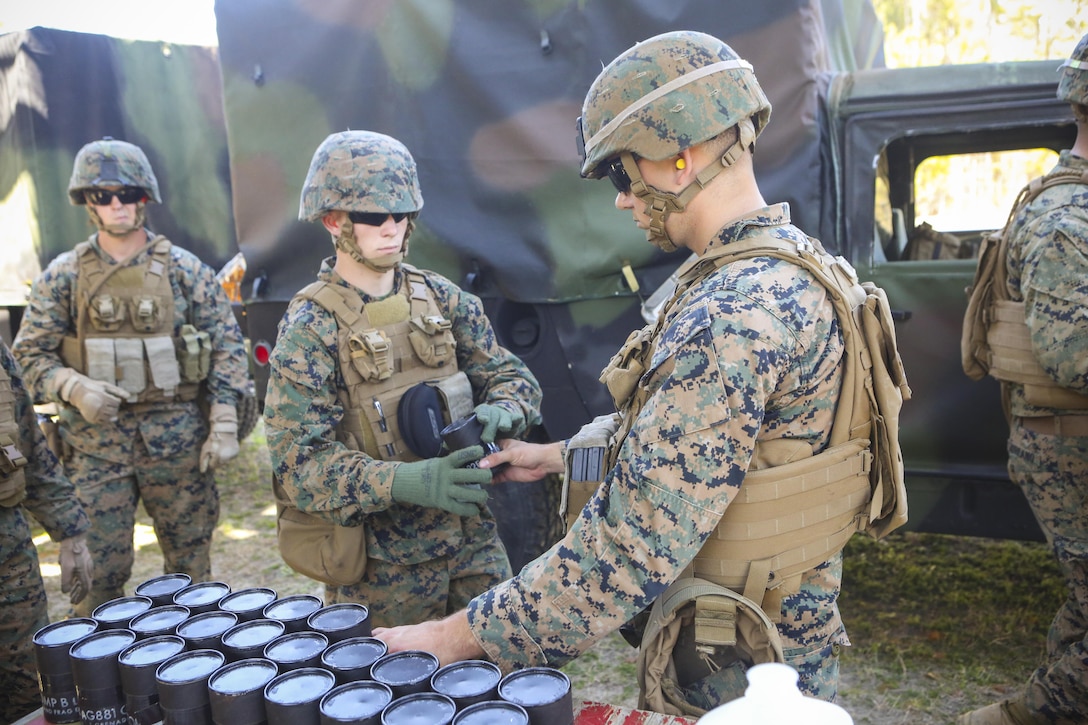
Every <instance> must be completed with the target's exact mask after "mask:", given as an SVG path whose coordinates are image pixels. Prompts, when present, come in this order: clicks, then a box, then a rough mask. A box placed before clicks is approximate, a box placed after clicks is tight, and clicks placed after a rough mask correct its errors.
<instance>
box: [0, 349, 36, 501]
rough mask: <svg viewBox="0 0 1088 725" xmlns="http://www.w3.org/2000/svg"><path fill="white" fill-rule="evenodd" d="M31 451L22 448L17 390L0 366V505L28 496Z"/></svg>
mask: <svg viewBox="0 0 1088 725" xmlns="http://www.w3.org/2000/svg"><path fill="white" fill-rule="evenodd" d="M29 453H30V452H29V451H23V450H20V448H19V422H18V421H17V420H16V419H15V391H14V390H12V387H11V378H10V377H9V376H8V373H7V370H5V369H4V368H3V367H0V506H4V507H8V508H10V507H12V506H17V505H19V503H21V502H22V500H23V499H24V498H26V472H25V469H26V464H27V455H28V454H29Z"/></svg>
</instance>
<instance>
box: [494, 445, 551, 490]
mask: <svg viewBox="0 0 1088 725" xmlns="http://www.w3.org/2000/svg"><path fill="white" fill-rule="evenodd" d="M498 443H499V446H500V447H501V448H502V450H500V451H499V452H498V453H492V454H491V455H489V456H485V457H484V458H481V459H480V461H479V463H478V464H477V465H479V467H480V468H484V469H491V468H496V467H497V466H499V464H502V463H506V464H509V465H507V467H506V468H504V469H502V470H501V471H496V472H495V474H494V478H493V479H492V483H503V482H505V481H539V480H540V479H542V478H544V477H545V476H547V475H548V474H549V473H562V472H563V443H562V442H558V443H526V442H525V441H519V440H501V441H499V442H498Z"/></svg>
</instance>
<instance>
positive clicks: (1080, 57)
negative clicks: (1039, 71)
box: [1058, 35, 1088, 105]
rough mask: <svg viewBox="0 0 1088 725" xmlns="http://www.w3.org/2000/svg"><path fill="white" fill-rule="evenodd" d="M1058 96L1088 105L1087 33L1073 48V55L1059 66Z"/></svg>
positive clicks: (1070, 101) (1071, 101) (1064, 99)
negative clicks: (1060, 75)
mask: <svg viewBox="0 0 1088 725" xmlns="http://www.w3.org/2000/svg"><path fill="white" fill-rule="evenodd" d="M1060 70H1061V74H1062V77H1061V79H1060V80H1059V81H1058V98H1060V99H1061V100H1063V101H1068V102H1069V103H1078V104H1080V105H1088V35H1085V36H1084V37H1083V38H1081V39H1080V42H1079V43H1077V47H1076V48H1074V49H1073V55H1071V56H1070V57H1069V59H1068V60H1067V61H1065V62H1064V63H1062V66H1061V69H1060Z"/></svg>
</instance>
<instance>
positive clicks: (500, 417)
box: [476, 403, 525, 443]
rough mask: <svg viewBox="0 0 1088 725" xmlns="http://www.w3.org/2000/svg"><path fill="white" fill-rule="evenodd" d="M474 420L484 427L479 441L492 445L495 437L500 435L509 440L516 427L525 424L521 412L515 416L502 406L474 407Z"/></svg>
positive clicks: (484, 405)
mask: <svg viewBox="0 0 1088 725" xmlns="http://www.w3.org/2000/svg"><path fill="white" fill-rule="evenodd" d="M476 420H478V421H480V424H481V425H482V426H483V427H484V430H483V432H482V433H481V434H480V440H482V441H483V442H484V443H494V442H495V436H497V435H499V434H500V433H501V434H503V437H504V438H509V437H510V436H511V435H512V434H513V432H514V431H515V430H516V429H517V427H518V426H520V425H522V424H523V423H524V422H525V418H524V416H523V415H522V414H521V410H520V409H519V410H518V413H517V415H516V416H515V415H514V413H511V412H510V411H509V410H507V409H506V408H505V407H504V406H502V405H489V404H487V403H481V404H480V405H477V406H476Z"/></svg>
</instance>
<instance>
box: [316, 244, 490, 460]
mask: <svg viewBox="0 0 1088 725" xmlns="http://www.w3.org/2000/svg"><path fill="white" fill-rule="evenodd" d="M402 269H403V270H404V272H405V276H406V284H405V285H404V290H403V293H402V294H397V295H391V296H390V297H387V298H386V299H384V300H380V301H378V302H371V303H368V304H363V301H362V298H361V297H360V296H359V295H358V294H357V293H356V292H355V291H354V290H353V289H351V288H349V287H346V286H344V285H334V284H329V283H327V282H315V283H313V284H311V285H308V286H307V287H305V288H303V289H302V290H301V291H300V292H299V296H300V297H302V298H305V299H308V300H312V301H313V302H315V303H317V304H318V305H321V307H323V308H325V309H326V310H328V311H329V312H331V313H332V314H333V315H335V317H336V322H337V343H338V347H339V355H340V372H341V375H343V378H344V384H345V387H346V389H345V390H344V391H342V393H343V394H344V395H345V396H346V399H342V400H341V401H340V402H341V404H342V405H343V406H344V416H343V418H342V420H341V421H340V424H339V427H338V429H337V439H338V440H340V441H341V442H342V443H344V445H346V446H347V447H348V448H351V449H353V450H358V451H363V452H365V453H366V454H367V455H369V456H370V457H371V458H375V459H378V460H384V461H417V460H419V456H417V455H415V454H414V453H413V452H412V451H411V450H410V449H409V447H408V445H407V444H406V442H405V438H404V433H403V431H402V428H403V427H404V425H407V424H408V421H403V424H404V425H402V421H401V416H402V415H403V411H402V410H401V406H400V402H401V399H402V398H403V396H404V395H405V393H406V392H408V391H409V390H410V389H412V388H414V387H415V386H417V385H419V384H420V383H427V384H428V385H430V386H433V387H434V388H436V389H437V391H438V393H439V395H440V397H441V399H442V403H443V406H442V407H443V408H444V411H443V420H434V421H430V420H428V421H423V422H422V424H423V425H428V426H437V428H436V430H441V429H442V428H444V427H445V426H446V425H447V424H449V423H450V422H452V421H453V420H456V419H457V418H460V417H461V416H463V415H468V414H469V413H471V412H472V410H473V406H472V386H471V384H470V383H469V380H468V376H467V375H465V374H464V373H463V372H459V371H458V369H457V355H456V344H455V342H454V339H453V333H452V332H451V330H450V321H449V320H447V319H446V318H445V317H444V316H443V315H442V314H441V312H440V311H439V309H438V305H437V303H436V301H435V299H434V295H433V294H432V292H431V289H430V287H428V286H427V283H426V281H425V278H424V276H423V275H422V274H421V273H420V272H419V271H418V270H416V269H415V268H414V267H410V266H409V265H402ZM415 423H416V424H419V423H420V422H418V421H416V422H415Z"/></svg>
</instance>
